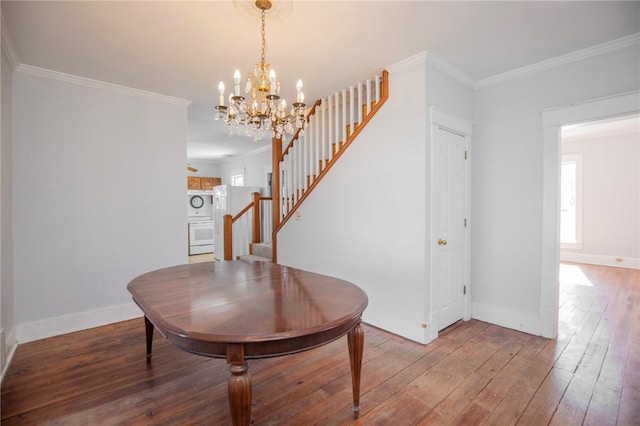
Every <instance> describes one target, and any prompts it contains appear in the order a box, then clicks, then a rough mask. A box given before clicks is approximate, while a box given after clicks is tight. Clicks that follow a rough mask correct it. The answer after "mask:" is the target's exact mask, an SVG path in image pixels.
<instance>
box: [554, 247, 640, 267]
mask: <svg viewBox="0 0 640 426" xmlns="http://www.w3.org/2000/svg"><path fill="white" fill-rule="evenodd" d="M560 260H562V261H565V262H576V263H588V264H590V265H601V266H612V267H614V268H628V269H640V259H634V258H632V257H614V256H605V255H602V254H589V253H575V252H570V251H560Z"/></svg>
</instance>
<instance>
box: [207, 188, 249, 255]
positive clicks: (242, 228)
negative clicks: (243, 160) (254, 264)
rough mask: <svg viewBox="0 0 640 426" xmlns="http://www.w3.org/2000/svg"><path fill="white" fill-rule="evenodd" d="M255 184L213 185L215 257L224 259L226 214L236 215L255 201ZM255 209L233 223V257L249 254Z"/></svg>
mask: <svg viewBox="0 0 640 426" xmlns="http://www.w3.org/2000/svg"><path fill="white" fill-rule="evenodd" d="M254 192H260V188H258V187H255V186H232V185H218V186H214V187H213V257H214V258H215V259H217V260H223V259H224V220H223V217H224V215H227V214H230V215H232V216H235V215H236V214H237V213H238V212H239V211H240V210H242V209H243V208H245V207H246V205H247V204H249V203H251V202H252V201H253V196H252V194H253V193H254ZM252 218H253V209H251V210H250V211H249V212H247V213H245V214H244V215H243V216H242V217H241V218H240V219H238V220H237V221H236V222H235V223H234V224H233V259H236V258H237V256H245V255H247V254H249V244H250V243H251V220H252Z"/></svg>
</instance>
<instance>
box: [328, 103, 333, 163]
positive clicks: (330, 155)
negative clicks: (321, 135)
mask: <svg viewBox="0 0 640 426" xmlns="http://www.w3.org/2000/svg"><path fill="white" fill-rule="evenodd" d="M332 100H333V99H331V96H329V97H328V98H327V107H328V109H327V118H328V120H327V149H328V150H329V152H328V153H327V158H328V159H329V161H330V160H331V158H333V147H332V145H333V105H332V103H333V102H332Z"/></svg>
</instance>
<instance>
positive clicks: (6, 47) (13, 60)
mask: <svg viewBox="0 0 640 426" xmlns="http://www.w3.org/2000/svg"><path fill="white" fill-rule="evenodd" d="M0 19H1V20H2V23H0V25H1V26H2V35H1V37H2V51H3V52H4V54H5V55H6V57H7V60H8V61H9V65H10V66H11V69H13V70H15V69H16V68H17V67H18V65H20V57H19V56H18V52H17V51H16V47H15V45H14V44H13V38H11V34H10V33H9V27H7V23H6V22H5V21H4V14H1V13H0Z"/></svg>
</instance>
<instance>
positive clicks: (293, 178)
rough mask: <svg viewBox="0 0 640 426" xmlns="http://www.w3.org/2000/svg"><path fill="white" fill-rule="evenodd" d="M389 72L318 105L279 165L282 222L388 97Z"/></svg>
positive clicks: (285, 149) (289, 145)
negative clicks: (387, 80)
mask: <svg viewBox="0 0 640 426" xmlns="http://www.w3.org/2000/svg"><path fill="white" fill-rule="evenodd" d="M385 78H388V77H387V72H386V71H385V72H383V73H382V74H381V75H376V76H374V77H372V78H371V79H367V80H365V81H363V82H360V83H357V84H354V85H352V86H349V87H348V88H345V89H342V90H341V91H338V92H335V93H334V94H332V95H331V96H328V97H326V98H323V99H321V100H319V101H318V102H316V104H315V105H314V106H313V107H312V108H311V111H310V114H309V117H308V121H307V125H306V126H305V128H304V129H303V130H301V131H300V132H299V133H298V134H296V135H294V137H293V138H292V139H291V141H290V142H289V143H288V144H287V146H286V147H285V148H284V152H283V155H282V158H281V161H280V162H279V171H280V176H281V178H280V182H279V184H280V188H281V191H280V194H279V197H280V206H281V208H280V211H279V215H280V217H279V221H278V222H279V223H282V222H286V220H287V219H288V218H289V217H290V216H291V214H292V213H293V212H294V210H295V209H296V208H297V206H299V205H300V203H301V202H302V200H303V199H304V198H305V196H306V195H307V192H308V191H310V190H311V189H312V188H313V187H314V186H315V184H316V183H317V180H319V179H320V178H322V177H323V176H324V174H326V172H327V171H328V169H329V168H331V166H332V165H333V163H335V162H336V161H337V159H338V158H339V157H340V156H341V155H342V153H343V152H344V151H345V150H346V148H347V147H348V146H349V145H350V143H351V142H353V141H354V140H355V137H356V136H357V133H359V132H360V131H361V130H362V127H364V126H365V125H366V123H367V122H368V121H369V120H370V119H371V117H372V116H373V115H375V113H376V112H377V111H378V110H379V108H380V106H381V105H382V104H383V103H384V101H386V99H387V97H388V91H387V89H388V84H387V82H386V81H385V80H384V79H385Z"/></svg>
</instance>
